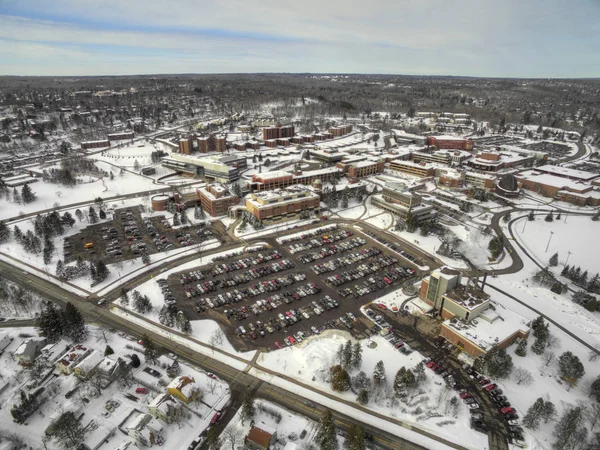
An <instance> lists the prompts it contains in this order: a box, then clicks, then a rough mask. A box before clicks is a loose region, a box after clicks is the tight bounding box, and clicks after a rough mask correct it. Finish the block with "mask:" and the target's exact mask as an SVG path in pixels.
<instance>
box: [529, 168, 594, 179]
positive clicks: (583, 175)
mask: <svg viewBox="0 0 600 450" xmlns="http://www.w3.org/2000/svg"><path fill="white" fill-rule="evenodd" d="M535 170H537V171H538V172H543V173H549V174H552V175H556V176H559V177H563V178H565V177H568V178H575V179H577V180H582V181H590V180H593V179H594V178H598V177H600V174H597V173H593V172H586V171H585V170H577V169H570V168H568V167H560V166H550V165H546V166H539V167H536V168H535Z"/></svg>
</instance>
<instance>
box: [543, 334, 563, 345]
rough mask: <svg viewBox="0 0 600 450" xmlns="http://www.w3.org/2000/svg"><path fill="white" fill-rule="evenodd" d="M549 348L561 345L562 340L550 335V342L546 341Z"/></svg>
mask: <svg viewBox="0 0 600 450" xmlns="http://www.w3.org/2000/svg"><path fill="white" fill-rule="evenodd" d="M546 345H547V346H548V348H556V347H558V346H559V345H560V339H559V338H557V337H556V336H555V335H553V334H548V340H547V341H546Z"/></svg>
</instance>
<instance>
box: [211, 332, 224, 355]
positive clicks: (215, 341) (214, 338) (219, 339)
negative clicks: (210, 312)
mask: <svg viewBox="0 0 600 450" xmlns="http://www.w3.org/2000/svg"><path fill="white" fill-rule="evenodd" d="M223 337H224V336H223V331H222V330H221V329H220V328H217V329H216V330H215V331H213V332H212V334H211V335H210V340H209V341H208V344H209V345H210V346H211V347H213V349H212V351H213V353H214V352H215V347H217V346H219V347H220V346H222V345H223Z"/></svg>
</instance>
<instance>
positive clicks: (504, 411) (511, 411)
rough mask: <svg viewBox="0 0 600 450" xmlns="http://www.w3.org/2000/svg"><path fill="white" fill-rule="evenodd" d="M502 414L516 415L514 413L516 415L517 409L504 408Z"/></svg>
mask: <svg viewBox="0 0 600 450" xmlns="http://www.w3.org/2000/svg"><path fill="white" fill-rule="evenodd" d="M500 412H501V413H502V414H514V413H516V411H515V409H514V408H511V407H510V406H507V407H505V408H502V409H501V410H500Z"/></svg>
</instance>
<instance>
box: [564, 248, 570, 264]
mask: <svg viewBox="0 0 600 450" xmlns="http://www.w3.org/2000/svg"><path fill="white" fill-rule="evenodd" d="M567 253H568V255H567V259H566V260H565V266H566V265H567V263H568V262H569V256H571V252H570V251H568V250H567Z"/></svg>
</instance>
